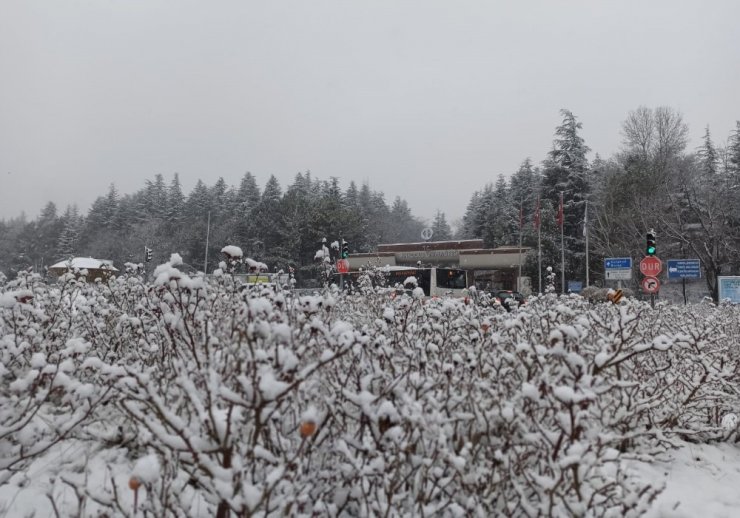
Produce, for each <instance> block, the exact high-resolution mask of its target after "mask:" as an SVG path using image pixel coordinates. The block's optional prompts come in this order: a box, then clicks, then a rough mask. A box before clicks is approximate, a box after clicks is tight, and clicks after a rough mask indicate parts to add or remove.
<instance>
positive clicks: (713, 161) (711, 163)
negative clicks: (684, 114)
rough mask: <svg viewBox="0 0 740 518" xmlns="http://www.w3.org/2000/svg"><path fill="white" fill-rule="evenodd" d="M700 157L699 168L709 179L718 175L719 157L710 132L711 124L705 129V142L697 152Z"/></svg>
mask: <svg viewBox="0 0 740 518" xmlns="http://www.w3.org/2000/svg"><path fill="white" fill-rule="evenodd" d="M696 155H697V157H698V159H699V169H700V171H701V173H702V174H703V175H704V176H705V177H706V178H707V179H714V178H715V177H716V176H717V172H718V164H719V157H718V155H717V150H716V149H715V147H714V144H713V143H712V137H711V135H710V134H709V126H707V127H706V130H705V131H704V143H703V144H702V146H701V147H700V148H699V150H698V151H697V153H696Z"/></svg>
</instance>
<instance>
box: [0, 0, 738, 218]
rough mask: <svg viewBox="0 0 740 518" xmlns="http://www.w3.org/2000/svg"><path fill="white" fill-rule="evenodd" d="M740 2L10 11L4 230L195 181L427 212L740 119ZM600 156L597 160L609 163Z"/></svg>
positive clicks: (66, 4) (61, 4)
mask: <svg viewBox="0 0 740 518" xmlns="http://www.w3.org/2000/svg"><path fill="white" fill-rule="evenodd" d="M739 20H740V1H737V0H726V1H720V0H703V1H693V0H692V1H682V0H641V1H624V0H620V1H616V0H615V1H611V2H607V1H595V0H583V1H567V0H566V1H563V0H558V1H554V0H549V1H514V0H511V1H493V0H489V1H458V2H453V1H444V2H443V1H430V0H425V1H404V0H394V1H383V0H381V1H378V0H373V1H364V2H360V1H328V0H327V1H316V0H312V1H300V2H299V1H270V2H268V1H260V2H257V1H245V0H239V1H228V0H221V1H213V2H205V1H202V0H199V1H187V0H64V1H59V0H47V1H42V0H2V4H1V5H0V71H2V73H1V74H0V218H9V217H14V216H17V215H19V214H20V212H21V211H25V212H26V214H27V215H28V216H29V217H30V218H35V217H36V216H37V215H38V213H39V211H40V209H41V208H42V207H43V205H44V204H45V203H46V202H47V201H53V202H55V203H56V204H57V205H58V207H59V209H60V210H63V208H64V206H66V205H67V204H70V203H77V204H78V205H79V207H80V208H81V209H82V210H83V211H85V212H86V211H87V209H88V208H89V206H90V204H91V203H92V201H93V200H94V199H95V197H96V196H98V195H103V194H105V193H106V192H107V189H108V186H109V185H110V183H111V182H113V183H115V185H116V186H117V188H118V190H119V192H121V193H130V192H133V191H135V190H137V189H139V188H141V187H143V185H144V181H145V180H146V179H150V178H152V177H153V176H154V175H155V174H156V173H162V174H163V175H164V176H165V178H166V180H167V182H168V183H169V181H170V179H171V178H172V174H173V173H174V172H179V174H180V178H181V180H182V183H183V187H184V189H185V191H186V193H189V192H190V190H191V189H192V187H193V186H194V185H195V182H196V180H197V179H198V178H201V179H203V180H204V181H205V182H206V183H207V184H208V185H212V184H213V183H214V182H215V181H216V179H217V178H218V177H219V176H223V177H224V179H225V180H226V182H227V183H228V184H237V183H238V181H239V179H240V178H241V176H242V175H243V174H244V172H245V171H251V172H252V173H253V174H254V175H255V176H256V178H257V180H258V182H259V184H260V187H263V186H264V184H265V182H266V180H267V179H268V178H269V175H270V174H275V175H276V176H277V178H278V179H279V180H280V183H281V185H282V186H283V188H285V187H286V186H287V185H288V184H289V183H291V182H292V180H293V177H294V176H295V174H296V173H298V172H302V171H306V170H311V171H312V173H313V175H314V176H315V177H318V178H321V179H327V180H328V179H329V177H331V176H336V177H338V178H339V179H340V183H341V185H342V187H343V188H346V187H347V185H348V184H349V182H350V181H351V180H354V181H356V182H357V183H358V184H361V183H362V182H369V184H370V186H371V187H372V188H373V189H375V190H381V191H383V192H385V194H386V200H387V201H388V202H389V203H390V202H392V200H393V198H394V197H395V196H397V195H400V196H402V197H403V198H405V199H406V200H407V201H408V202H409V205H410V206H411V209H412V211H413V212H414V213H415V214H417V215H418V216H421V217H424V218H431V217H432V215H433V214H434V211H435V210H436V209H440V210H443V211H444V212H445V213H446V214H447V216H448V219H449V220H453V219H455V218H459V217H460V216H461V215H462V214H463V212H464V210H465V206H466V205H467V203H468V201H469V200H470V196H471V194H472V192H473V191H474V190H476V189H480V188H482V187H483V186H484V185H485V184H486V183H487V182H492V181H495V179H496V177H497V176H498V174H500V173H503V174H505V175H509V174H511V173H512V172H513V171H515V170H516V169H517V167H518V166H519V164H520V163H521V162H522V161H523V160H524V159H525V158H527V157H531V158H532V160H533V161H534V162H535V163H537V164H539V163H540V162H541V160H542V159H543V158H544V157H545V155H546V153H547V152H548V150H549V149H550V148H551V145H552V139H553V132H554V130H555V127H556V126H557V125H558V124H559V123H560V122H561V117H560V114H559V110H560V109H561V108H567V109H569V110H571V111H572V112H573V113H574V114H575V115H576V116H577V117H578V118H579V120H580V121H581V122H582V123H583V133H582V135H583V137H584V138H585V140H586V144H587V145H588V146H590V147H591V148H592V150H593V153H595V152H598V153H599V154H601V155H602V156H604V157H607V156H609V155H611V154H612V153H614V152H615V151H617V150H618V148H619V146H620V141H621V137H620V125H621V122H622V121H623V120H624V118H625V116H626V115H627V113H628V112H629V111H630V110H633V109H635V108H637V107H638V106H640V105H646V106H648V107H656V106H660V105H666V106H670V107H672V108H674V109H676V110H678V111H680V112H681V113H682V114H683V115H684V118H685V121H686V122H687V123H688V124H689V126H690V130H691V136H692V139H693V140H692V143H691V146H697V145H698V144H699V142H700V138H701V136H702V135H703V133H704V127H705V126H706V125H707V124H708V125H709V126H710V129H711V131H712V135H713V137H714V139H715V143H718V144H721V143H724V141H725V140H726V138H727V136H728V134H729V132H730V131H731V130H732V129H733V128H734V125H735V120H738V119H740V30H739V29H738V21H739ZM593 153H592V155H591V157H593Z"/></svg>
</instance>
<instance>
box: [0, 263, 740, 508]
mask: <svg viewBox="0 0 740 518" xmlns="http://www.w3.org/2000/svg"><path fill="white" fill-rule="evenodd" d="M154 278H155V281H154V282H152V283H146V282H144V281H143V280H142V279H141V278H139V277H137V276H135V275H123V276H121V277H119V278H118V279H115V280H112V281H110V282H109V283H108V284H104V285H89V284H86V283H82V282H77V281H76V280H74V278H73V276H71V275H70V276H68V277H67V278H66V279H64V280H63V282H62V283H60V284H59V285H55V286H48V285H46V284H44V283H43V282H41V280H40V279H39V278H37V277H34V276H33V275H30V274H29V275H27V276H22V277H20V278H18V279H17V280H13V281H12V282H7V283H6V284H5V285H4V286H2V287H0V376H1V377H2V384H1V385H0V517H1V516H31V515H34V513H35V516H54V515H59V516H69V515H81V516H103V515H107V516H133V515H134V514H136V515H137V516H166V515H173V516H227V515H228V514H231V515H232V516H266V515H276V516H278V515H279V516H283V515H285V516H379V515H383V516H481V517H483V516H485V517H488V516H640V515H645V516H650V517H663V516H676V517H684V516H685V517H689V516H700V515H701V516H736V515H737V513H736V511H735V510H736V509H739V508H740V495H738V494H737V491H736V488H737V486H738V482H740V449H739V448H737V447H736V444H735V438H736V435H737V419H733V416H732V414H733V413H738V410H740V401H739V400H738V381H740V371H739V368H740V364H739V363H738V362H739V357H740V353H739V352H738V344H740V311H739V310H738V309H737V308H735V307H732V306H724V305H723V306H720V307H715V306H713V305H711V304H702V305H693V306H679V305H667V304H665V305H661V304H659V305H658V306H657V307H656V308H655V309H651V308H650V307H649V306H648V305H645V304H642V303H639V302H636V301H630V300H627V301H625V302H623V303H622V304H621V305H619V306H615V305H613V304H590V303H588V302H587V301H585V300H583V299H581V298H580V297H578V296H572V297H557V296H555V295H545V296H543V297H541V298H537V299H533V300H530V301H529V303H528V304H527V305H526V306H525V307H524V308H521V309H519V310H515V311H513V312H511V313H507V312H505V311H503V310H502V309H501V308H500V307H496V306H489V305H483V304H478V303H475V302H472V301H467V302H468V303H466V301H464V300H456V299H433V300H424V299H422V298H413V297H408V296H405V295H404V296H399V297H390V296H388V293H385V292H383V290H377V291H373V290H372V289H370V288H368V289H367V291H366V293H364V294H355V295H351V296H347V295H342V294H339V293H336V292H331V291H328V292H327V293H325V294H324V295H321V296H293V295H292V294H291V293H290V292H277V293H276V292H275V291H273V290H272V289H270V288H253V289H247V290H245V289H242V288H241V287H240V285H239V283H238V282H234V280H233V279H232V278H231V277H230V276H229V275H221V276H219V277H217V278H215V279H211V280H205V279H203V278H200V277H196V278H191V277H188V276H186V275H185V274H183V273H181V272H179V271H178V270H177V261H176V257H173V260H172V261H171V263H169V264H166V265H162V266H160V267H159V268H158V270H157V272H155V276H154Z"/></svg>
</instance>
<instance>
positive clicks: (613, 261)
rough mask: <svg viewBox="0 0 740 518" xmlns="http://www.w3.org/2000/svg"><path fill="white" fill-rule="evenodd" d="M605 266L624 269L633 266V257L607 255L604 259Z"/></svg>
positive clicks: (611, 268)
mask: <svg viewBox="0 0 740 518" xmlns="http://www.w3.org/2000/svg"><path fill="white" fill-rule="evenodd" d="M604 268H606V269H607V270H624V269H627V268H632V258H631V257H607V258H606V259H604Z"/></svg>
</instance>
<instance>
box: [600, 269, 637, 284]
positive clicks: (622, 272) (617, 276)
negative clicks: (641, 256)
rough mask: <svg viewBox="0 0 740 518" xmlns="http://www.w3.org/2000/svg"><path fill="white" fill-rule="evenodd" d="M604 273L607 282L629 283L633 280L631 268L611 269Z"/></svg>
mask: <svg viewBox="0 0 740 518" xmlns="http://www.w3.org/2000/svg"><path fill="white" fill-rule="evenodd" d="M604 271H605V272H606V280H607V281H628V280H630V279H631V278H632V269H631V268H609V269H607V270H604Z"/></svg>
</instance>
